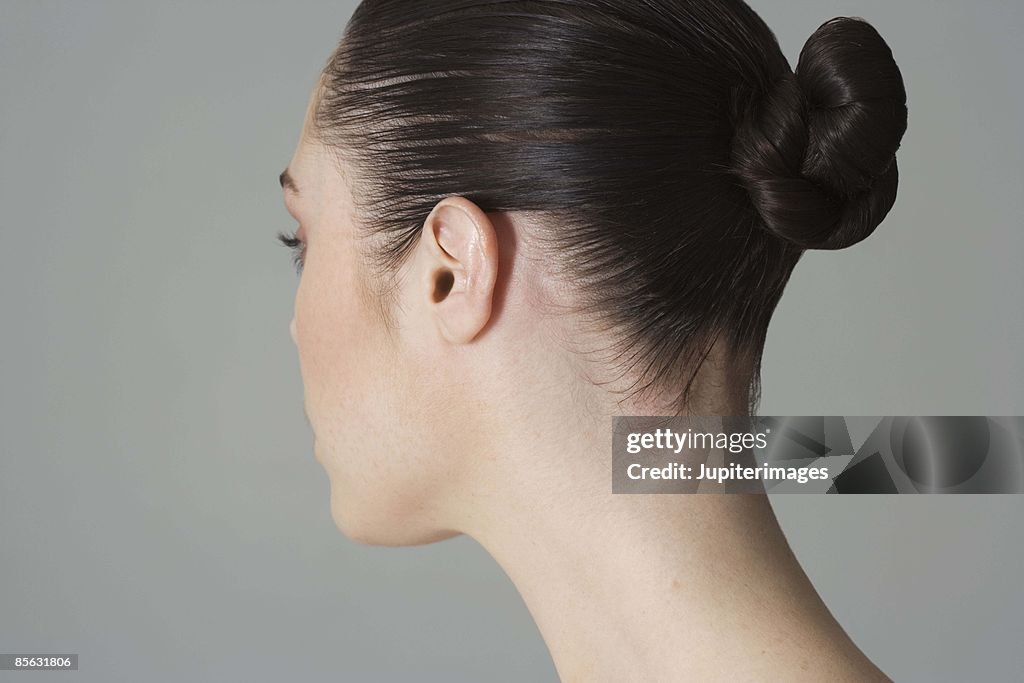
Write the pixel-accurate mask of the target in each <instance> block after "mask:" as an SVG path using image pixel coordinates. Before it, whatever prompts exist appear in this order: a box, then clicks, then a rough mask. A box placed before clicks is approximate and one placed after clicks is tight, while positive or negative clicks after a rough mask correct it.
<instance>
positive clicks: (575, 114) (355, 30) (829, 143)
mask: <svg viewBox="0 0 1024 683" xmlns="http://www.w3.org/2000/svg"><path fill="white" fill-rule="evenodd" d="M906 122H907V109H906V93H905V91H904V87H903V81H902V78H901V75H900V71H899V69H898V67H897V66H896V64H895V62H894V61H893V58H892V54H891V52H890V50H889V47H888V46H887V45H886V43H885V41H884V40H883V39H882V38H881V36H879V34H878V33H877V32H876V31H875V29H874V28H872V27H871V26H870V25H869V24H868V23H866V22H864V21H863V20H860V19H853V18H837V19H833V20H831V21H829V22H826V23H825V24H823V25H822V26H821V27H820V28H819V29H818V30H817V31H815V32H814V34H813V35H812V36H811V37H810V39H808V41H807V43H806V45H805V46H804V48H803V50H802V52H801V54H800V58H799V62H798V64H797V68H796V72H795V74H794V72H793V70H792V69H791V67H790V66H789V64H788V62H787V61H786V58H785V57H784V56H783V54H782V52H781V50H780V48H779V45H778V43H777V41H776V39H775V36H774V34H773V33H772V32H771V30H770V29H769V28H768V27H767V26H766V25H765V24H764V22H763V21H762V20H761V19H760V17H758V15H757V14H755V13H754V11H753V10H751V9H750V7H748V6H747V5H746V4H745V3H743V2H741V1H740V0H715V1H713V2H712V1H695V0H618V1H616V0H522V1H506V2H502V1H495V0H491V1H486V0H484V1H481V0H416V2H409V1H407V0H364V1H363V2H362V3H361V4H360V5H359V7H358V8H357V9H356V11H355V13H354V14H353V16H352V18H351V20H350V22H349V24H348V26H347V28H346V30H345V33H344V35H343V37H342V40H341V43H340V44H339V46H338V48H337V50H336V51H335V52H334V54H333V55H332V57H331V59H330V61H329V63H328V64H327V67H326V68H325V70H324V90H323V93H322V96H321V98H320V100H319V105H318V109H317V112H316V124H317V134H318V136H319V137H320V138H321V139H322V140H324V141H325V142H326V143H328V144H331V145H333V146H334V147H336V148H337V149H338V150H339V152H340V153H341V154H342V155H343V156H344V157H345V159H346V160H347V161H348V162H349V163H350V164H351V168H352V169H353V175H354V177H355V182H356V185H357V189H356V190H354V194H355V195H356V203H357V206H356V209H357V211H356V213H357V215H358V216H359V218H360V222H361V223H362V224H363V225H364V226H365V227H366V228H367V229H368V231H369V232H370V233H372V236H373V238H374V244H375V246H374V248H373V250H372V253H370V254H368V256H369V258H370V259H371V261H372V264H373V265H374V267H375V268H376V269H377V271H376V272H378V273H381V274H382V278H381V282H387V281H388V280H387V277H386V275H387V274H389V273H394V272H395V270H396V269H397V267H398V266H399V265H400V264H401V263H402V261H403V260H404V259H405V258H406V257H407V256H408V254H409V253H410V251H411V247H412V246H413V245H414V244H415V242H416V239H417V237H418V235H419V232H420V230H421V229H422V225H423V221H424V220H425V218H426V217H427V215H428V214H429V213H430V211H431V209H432V208H433V206H434V205H435V204H436V203H437V202H438V201H439V200H441V199H442V198H444V197H446V196H450V195H460V196H464V197H466V198H468V199H470V200H472V201H473V202H475V203H476V204H478V205H479V206H480V208H481V209H483V210H484V211H487V212H539V213H540V214H541V215H543V216H544V217H545V219H546V221H547V225H550V226H551V228H552V242H551V244H550V245H549V248H550V253H551V255H552V258H553V259H554V260H555V263H557V265H558V271H559V273H560V274H561V275H564V276H565V277H566V278H567V279H568V281H571V282H574V283H578V284H579V287H578V290H579V301H580V302H581V303H580V304H579V305H580V307H581V308H582V309H583V310H582V311H581V312H584V313H587V314H590V315H592V316H593V318H594V319H595V320H598V321H600V323H601V324H602V326H603V328H604V329H607V330H608V331H610V332H612V333H613V335H612V336H611V337H610V339H611V340H612V342H611V344H612V350H613V351H614V358H615V359H616V362H617V363H618V364H619V365H620V366H621V368H622V371H623V372H630V373H632V374H631V375H630V376H631V377H635V382H634V384H633V385H632V386H633V387H634V388H636V389H637V390H643V389H646V388H648V387H656V388H657V389H659V390H665V389H666V388H669V389H672V388H674V387H675V386H676V384H669V385H668V386H666V383H668V382H673V383H674V382H677V381H678V382H679V386H680V388H681V393H680V394H679V396H678V400H677V404H678V405H680V406H682V405H683V404H685V402H686V400H687V398H688V396H689V392H690V389H691V385H692V383H693V380H694V378H695V376H696V374H697V371H698V369H699V366H700V364H701V362H703V360H704V358H705V357H706V356H707V353H708V352H709V350H710V349H711V346H712V344H714V342H715V341H716V340H718V339H723V340H724V341H726V342H727V346H728V348H729V349H731V350H733V351H734V352H735V353H737V354H738V356H737V357H743V358H746V359H748V361H749V362H750V363H751V364H752V365H751V367H752V368H753V376H752V384H751V387H750V392H749V405H750V410H751V412H754V411H755V407H756V404H757V402H758V399H759V396H760V380H759V374H760V358H761V353H762V349H763V346H764V340H765V335H766V333H767V329H768V323H769V320H770V318H771V315H772V312H773V311H774V309H775V306H776V304H777V303H778V301H779V297H780V296H781V294H782V291H783V288H784V286H785V284H786V282H787V281H788V279H789V276H790V274H791V272H792V270H793V267H794V266H795V265H796V263H797V261H798V260H799V258H800V257H801V255H802V254H803V252H804V250H806V249H839V248H842V247H846V246H849V245H852V244H855V243H856V242H859V241H860V240H862V239H864V238H865V237H867V236H868V235H869V234H871V232H872V231H873V230H874V229H875V227H876V226H877V225H878V224H879V223H880V222H881V221H882V219H883V218H884V217H885V215H886V214H887V213H888V211H889V209H890V208H891V207H892V205H893V202H894V200H895V197H896V185H897V170H896V161H895V154H896V150H897V148H898V147H899V144H900V140H901V138H902V136H903V133H904V131H905V130H906ZM386 291H387V288H386V287H383V288H382V290H381V293H382V296H383V294H384V293H386ZM686 372H689V373H690V374H689V376H688V379H685V378H684V379H685V381H680V378H681V377H682V376H683V375H681V373H686Z"/></svg>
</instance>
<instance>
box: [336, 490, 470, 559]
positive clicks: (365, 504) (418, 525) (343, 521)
mask: <svg viewBox="0 0 1024 683" xmlns="http://www.w3.org/2000/svg"><path fill="white" fill-rule="evenodd" d="M346 493H347V492H342V491H339V490H338V489H337V488H336V487H335V486H334V484H333V483H332V485H331V519H332V520H333V521H334V526H336V527H337V528H338V531H340V532H341V533H342V534H343V535H344V536H345V537H346V538H348V539H349V540H350V541H352V542H354V543H359V544H360V545H372V546H392V547H400V546H413V545H427V544H429V543H437V542H438V541H444V540H446V539H449V538H453V537H455V536H459V535H461V532H459V531H455V530H452V529H438V528H435V527H428V526H426V525H425V524H424V519H423V517H422V516H416V515H415V514H411V515H404V514H399V513H397V512H396V511H395V510H394V508H393V507H390V506H385V505H381V502H382V501H381V499H380V498H379V497H371V500H365V501H364V500H360V498H359V497H358V496H353V495H346Z"/></svg>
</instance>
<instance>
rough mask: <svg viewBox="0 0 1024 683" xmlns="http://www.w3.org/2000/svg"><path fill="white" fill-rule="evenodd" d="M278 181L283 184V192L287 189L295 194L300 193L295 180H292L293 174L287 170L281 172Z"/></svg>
mask: <svg viewBox="0 0 1024 683" xmlns="http://www.w3.org/2000/svg"><path fill="white" fill-rule="evenodd" d="M278 180H279V181H280V182H281V189H282V190H286V189H287V190H291V191H292V192H294V193H295V194H298V193H299V187H298V186H297V185H296V184H295V179H294V178H292V174H291V173H289V172H288V169H287V168H286V169H284V170H283V171H281V175H280V177H279V178H278Z"/></svg>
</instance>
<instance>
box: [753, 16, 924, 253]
mask: <svg viewBox="0 0 1024 683" xmlns="http://www.w3.org/2000/svg"><path fill="white" fill-rule="evenodd" d="M906 98H907V96H906V92H905V90H904V87H903V79H902V77H901V75H900V71H899V68H898V67H897V66H896V63H895V62H894V61H893V58H892V53H891V51H890V50H889V47H888V45H886V43H885V41H884V40H882V37H881V36H880V35H878V32H877V31H876V30H875V29H874V28H873V27H872V26H871V25H870V24H868V23H866V22H864V21H862V20H858V19H849V18H837V19H833V20H831V21H828V22H826V23H825V24H823V25H822V26H821V27H820V28H819V29H818V30H817V31H815V32H814V34H813V35H812V36H811V37H810V39H809V40H808V41H807V43H806V44H805V45H804V48H803V50H802V51H801V53H800V59H799V62H798V64H797V68H796V74H795V75H794V74H792V73H790V72H789V70H788V69H785V70H783V69H779V70H778V71H777V72H776V73H773V74H771V76H770V77H769V79H766V81H765V82H764V83H762V84H761V87H759V88H757V89H755V90H753V91H752V92H751V93H750V94H749V95H748V96H747V98H746V101H745V102H744V103H743V104H742V105H740V107H739V108H738V111H739V113H738V114H737V116H736V118H737V120H738V126H737V134H736V138H735V140H734V143H733V155H734V164H735V169H736V173H737V175H738V176H739V178H740V179H741V181H742V182H743V184H744V185H745V187H746V188H747V189H748V191H749V192H750V197H751V201H752V202H753V204H754V208H755V209H756V210H757V213H758V215H759V217H760V219H761V222H762V224H763V227H765V228H766V229H767V230H769V231H770V232H771V233H772V234H774V235H776V236H778V237H779V238H780V239H783V240H787V241H790V242H792V243H794V244H796V245H798V246H800V247H802V248H805V249H841V248H843V247H848V246H850V245H852V244H855V243H857V242H859V241H861V240H862V239H864V238H865V237H867V236H868V235H870V234H871V233H872V231H874V229H875V227H876V226H877V225H878V224H879V223H881V222H882V219H883V218H885V216H886V214H887V213H888V212H889V209H890V208H892V205H893V202H895V200H896V185H897V182H898V174H897V170H896V150H897V149H898V148H899V146H900V140H901V139H902V137H903V133H904V131H905V130H906V128H907V107H906Z"/></svg>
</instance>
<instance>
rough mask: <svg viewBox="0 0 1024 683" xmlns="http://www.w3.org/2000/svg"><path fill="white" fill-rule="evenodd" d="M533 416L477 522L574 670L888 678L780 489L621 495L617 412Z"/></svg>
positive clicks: (478, 507) (504, 455) (565, 674)
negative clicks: (794, 548)
mask: <svg viewBox="0 0 1024 683" xmlns="http://www.w3.org/2000/svg"><path fill="white" fill-rule="evenodd" d="M637 414H642V413H637ZM534 416H535V417H534V419H533V421H532V423H531V424H530V427H531V429H530V434H531V438H530V439H529V440H524V439H522V438H521V434H520V438H519V439H518V440H515V439H511V440H502V441H501V442H499V443H501V444H502V445H501V446H499V448H498V449H497V451H496V453H495V455H496V456H497V457H495V458H493V459H489V462H490V463H491V465H490V466H491V467H494V468H497V470H499V471H490V472H488V473H487V477H486V479H487V480H488V481H490V482H498V484H497V485H495V484H493V483H492V484H491V485H489V486H486V487H484V486H481V487H479V488H478V489H477V490H476V492H475V493H474V499H473V500H474V502H473V509H471V510H468V511H467V512H469V513H470V514H466V515H464V516H463V519H472V520H473V521H472V523H471V524H467V525H463V528H464V531H465V532H466V533H467V534H468V535H470V536H472V537H474V538H475V539H476V540H477V541H478V542H479V543H481V545H483V546H484V548H486V549H487V550H488V551H489V552H490V554H491V555H492V556H493V557H494V558H495V560H496V561H497V562H498V563H499V564H500V565H501V566H502V568H503V569H504V570H505V572H506V573H507V574H508V576H509V577H510V578H511V580H512V581H513V583H514V584H515V585H516V587H517V588H518V590H519V592H520V594H521V596H522V597H523V599H524V601H525V603H526V606H527V608H528V609H529V611H530V613H531V614H532V616H533V618H534V620H535V621H536V623H537V625H538V628H539V629H540V632H541V635H542V636H543V638H544V640H545V642H546V644H547V645H548V648H549V650H550V652H551V656H552V658H553V660H554V663H555V667H556V669H557V671H558V674H559V676H560V678H561V680H563V681H566V682H568V681H587V682H593V681H623V680H644V681H677V680H691V679H692V680H702V681H704V680H708V681H713V680H730V681H731V680H808V681H821V680H850V681H866V680H876V681H887V680H888V679H887V678H886V677H885V676H884V674H882V672H881V671H879V670H878V669H877V668H876V667H875V666H874V665H873V664H872V663H871V662H870V661H869V660H868V659H867V658H866V657H865V656H864V655H863V654H862V653H861V652H860V650H859V649H858V648H857V647H856V645H854V643H853V642H852V641H851V640H850V638H849V637H848V636H847V635H846V633H845V632H844V631H843V629H842V628H841V627H840V625H839V624H838V623H837V622H836V620H835V619H834V618H833V617H832V615H831V613H830V612H829V611H828V609H827V607H826V606H825V605H824V603H823V602H822V601H821V599H820V598H819V597H818V595H817V593H816V591H815V590H814V588H813V586H812V585H811V583H810V581H809V580H808V578H807V576H806V575H805V574H804V572H803V570H802V569H801V567H800V565H799V563H798V562H797V561H796V559H795V558H794V556H793V554H792V552H791V551H790V549H789V546H788V544H787V542H786V540H785V538H784V536H783V534H782V532H781V530H780V528H779V525H778V522H777V520H776V518H775V515H774V513H773V511H772V509H771V507H770V505H769V502H768V499H767V497H766V496H764V495H756V494H678V495H672V494H662V495H627V494H618V495H613V494H612V493H611V462H610V461H611V434H610V432H611V428H610V425H611V420H610V418H609V417H607V416H606V417H605V418H604V420H603V421H602V420H597V421H594V423H593V424H592V425H587V426H586V428H585V429H584V428H583V427H584V425H583V422H584V421H583V420H581V419H577V418H578V416H573V418H572V419H567V416H565V415H562V416H560V417H559V419H554V416H552V418H551V419H550V421H549V420H545V419H542V423H541V424H539V423H538V420H537V419H536V413H534ZM544 423H546V424H544ZM569 425H572V428H569Z"/></svg>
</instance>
